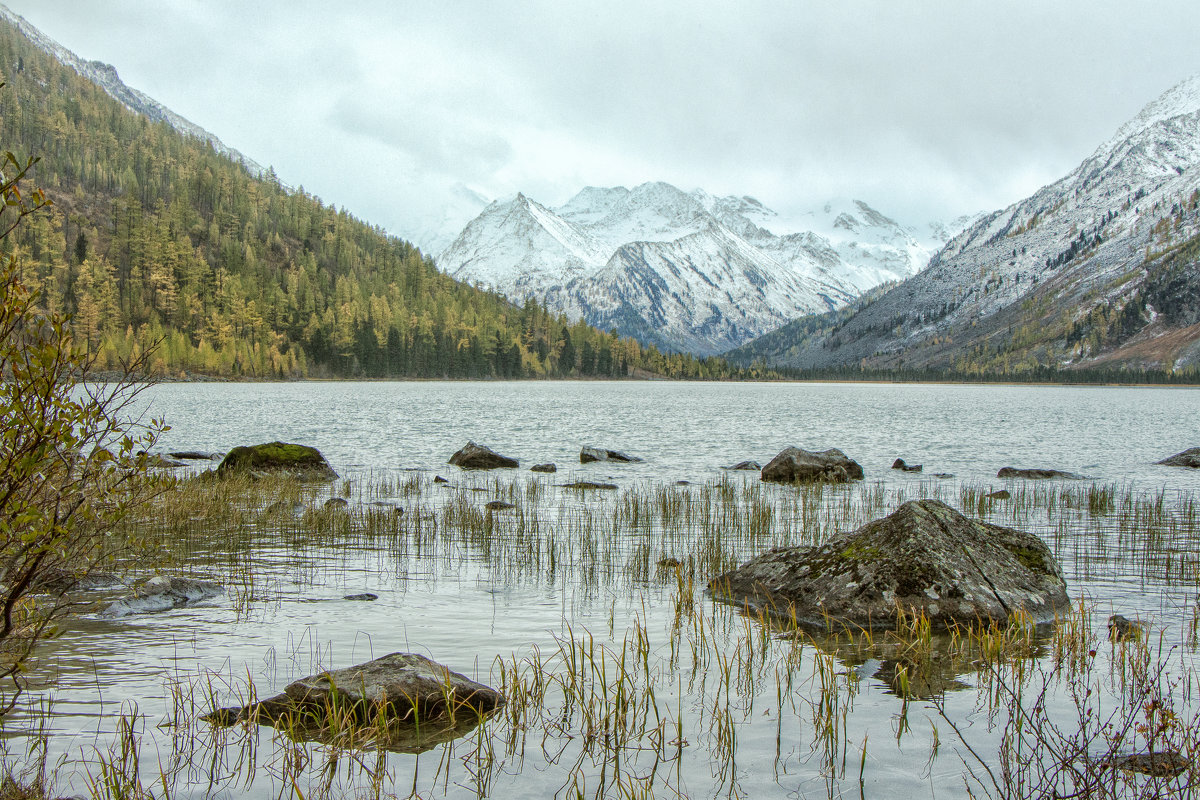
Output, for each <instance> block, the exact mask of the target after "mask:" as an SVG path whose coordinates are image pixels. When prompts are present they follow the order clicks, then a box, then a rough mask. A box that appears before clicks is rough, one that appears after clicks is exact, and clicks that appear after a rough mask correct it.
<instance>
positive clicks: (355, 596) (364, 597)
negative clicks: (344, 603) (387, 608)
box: [342, 592, 379, 601]
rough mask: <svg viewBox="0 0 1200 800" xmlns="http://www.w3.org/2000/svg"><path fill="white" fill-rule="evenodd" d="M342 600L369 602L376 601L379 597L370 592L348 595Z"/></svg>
mask: <svg viewBox="0 0 1200 800" xmlns="http://www.w3.org/2000/svg"><path fill="white" fill-rule="evenodd" d="M342 599H343V600H361V601H371V600H378V599H379V595H377V594H374V593H372V592H363V593H362V594H348V595H346V596H345V597H343V598H342Z"/></svg>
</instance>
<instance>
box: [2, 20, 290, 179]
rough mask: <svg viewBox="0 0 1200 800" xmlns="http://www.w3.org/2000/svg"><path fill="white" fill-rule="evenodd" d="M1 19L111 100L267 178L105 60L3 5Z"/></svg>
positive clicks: (250, 162)
mask: <svg viewBox="0 0 1200 800" xmlns="http://www.w3.org/2000/svg"><path fill="white" fill-rule="evenodd" d="M0 20H4V21H5V22H7V23H9V24H10V25H12V26H13V27H14V28H16V29H17V30H18V31H20V32H21V33H22V34H23V35H24V36H25V37H26V38H28V39H29V41H31V42H32V43H33V44H34V45H35V46H36V47H37V48H38V49H40V50H42V51H43V52H45V53H47V54H48V55H50V56H52V57H53V58H55V59H56V60H57V61H58V62H59V63H61V64H63V65H65V66H67V67H70V68H71V69H72V70H74V71H75V72H76V73H78V74H79V75H80V76H82V77H84V78H86V79H88V80H89V81H91V82H92V83H94V84H96V85H97V86H99V87H100V88H101V89H103V90H104V91H105V92H106V93H107V94H108V95H109V96H110V97H112V98H113V99H115V100H117V101H118V102H120V103H121V104H122V105H124V106H125V107H126V108H128V109H129V110H130V111H133V112H134V113H136V114H140V115H142V116H143V117H146V118H147V119H149V120H151V121H152V122H165V123H166V124H168V125H170V126H171V127H172V128H174V129H175V130H177V131H179V132H180V133H182V134H183V135H185V136H190V137H191V138H193V139H199V140H200V141H202V142H208V143H209V144H210V145H212V148H213V149H214V150H216V151H217V152H218V153H220V154H222V155H224V156H228V157H229V158H231V159H233V160H234V161H237V162H239V163H240V164H241V165H242V166H244V167H245V168H246V169H247V171H249V172H250V174H251V175H253V176H255V177H256V178H260V177H263V175H264V174H266V172H267V170H266V169H265V168H264V167H263V166H262V165H261V164H258V163H257V162H255V161H253V160H252V159H250V158H247V157H246V156H244V155H242V154H241V153H239V152H238V151H237V150H234V149H233V148H232V147H229V146H227V145H226V144H225V143H223V142H222V141H221V140H220V139H218V138H217V137H216V136H215V135H213V134H211V133H209V132H208V131H206V130H204V128H201V127H200V126H199V125H197V124H196V123H194V122H190V121H188V120H186V119H184V118H183V117H181V116H180V115H178V114H176V113H175V112H174V111H172V110H171V109H169V108H167V107H166V106H164V105H163V104H162V103H160V102H158V101H157V100H155V99H154V98H153V97H150V96H149V95H147V94H145V93H143V92H140V91H138V90H137V89H134V88H133V87H131V86H127V85H125V82H124V81H122V80H121V77H120V76H119V75H118V74H117V70H116V67H113V66H112V65H111V64H105V63H104V62H102V61H87V60H85V59H82V58H80V57H79V56H77V55H75V54H74V53H72V52H71V51H70V50H68V49H67V48H65V47H63V46H62V45H60V44H59V43H58V42H56V41H54V40H53V39H51V38H50V37H48V36H46V35H45V34H44V33H42V32H41V31H40V30H38V29H37V28H35V27H34V26H32V25H30V24H29V23H28V22H26V21H25V18H24V17H21V16H18V15H17V14H14V13H12V12H11V11H9V10H8V9H7V8H5V7H4V6H3V5H0Z"/></svg>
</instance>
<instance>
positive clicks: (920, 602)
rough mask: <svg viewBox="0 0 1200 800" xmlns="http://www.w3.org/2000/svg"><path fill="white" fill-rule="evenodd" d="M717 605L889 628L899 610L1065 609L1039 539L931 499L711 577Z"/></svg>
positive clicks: (1040, 615) (964, 618)
mask: <svg viewBox="0 0 1200 800" xmlns="http://www.w3.org/2000/svg"><path fill="white" fill-rule="evenodd" d="M709 590H710V591H711V592H712V594H713V595H714V596H715V597H717V598H718V599H722V600H726V601H729V602H732V603H736V604H739V605H742V604H746V605H749V606H751V607H753V608H756V609H758V608H761V609H766V610H768V611H771V612H776V613H779V614H783V615H788V616H791V615H794V616H795V619H796V621H797V622H799V623H800V624H803V625H808V626H820V627H825V626H826V625H827V624H830V623H832V624H833V625H835V626H845V627H850V628H864V629H871V628H887V627H891V626H893V625H894V624H895V622H896V618H897V611H898V610H903V611H904V612H905V613H907V614H910V615H911V614H915V613H923V614H925V615H926V616H927V617H928V618H929V619H930V621H931V622H932V623H933V624H934V625H935V626H938V627H949V626H951V625H954V624H970V623H973V622H976V621H977V620H980V619H985V618H989V617H990V618H993V619H998V620H1004V619H1007V618H1008V616H1009V615H1010V614H1014V613H1016V612H1017V611H1024V612H1025V613H1026V614H1028V615H1030V616H1031V617H1032V618H1033V619H1035V620H1039V621H1040V620H1045V619H1049V618H1051V617H1053V615H1054V614H1055V612H1057V611H1059V610H1061V609H1064V608H1066V607H1067V606H1068V604H1069V601H1068V599H1067V591H1066V581H1065V580H1064V579H1063V573H1062V569H1061V568H1060V567H1059V565H1058V564H1057V563H1056V562H1055V560H1054V557H1053V555H1052V554H1051V552H1050V548H1048V547H1047V546H1046V544H1045V543H1044V542H1042V540H1041V539H1039V538H1037V537H1036V536H1033V535H1031V534H1028V533H1023V532H1021V531H1018V530H1014V529H1012V528H1005V527H1001V526H999V525H992V524H989V523H986V522H979V521H977V520H973V519H969V518H968V517H965V516H963V515H962V514H960V513H958V512H957V511H955V510H954V509H953V508H950V506H948V505H946V504H945V503H942V502H940V501H938V500H914V501H911V502H908V503H905V504H904V505H902V506H900V508H899V509H897V510H896V511H895V512H894V513H892V514H891V515H889V516H887V517H884V518H882V519H878V520H875V521H874V522H869V523H867V524H866V525H863V526H862V527H861V528H859V529H858V530H855V531H851V532H849V533H842V534H838V535H837V536H834V537H833V538H831V539H830V540H829V541H827V542H826V543H825V544H823V545H821V546H819V547H790V548H779V549H775V550H771V551H769V552H766V553H763V554H762V555H760V556H758V557H757V558H754V559H752V560H751V561H749V562H747V563H745V564H743V565H742V566H740V567H738V568H736V569H734V570H731V571H729V572H726V573H725V574H723V575H719V576H717V577H716V578H713V579H712V580H711V581H710V582H709Z"/></svg>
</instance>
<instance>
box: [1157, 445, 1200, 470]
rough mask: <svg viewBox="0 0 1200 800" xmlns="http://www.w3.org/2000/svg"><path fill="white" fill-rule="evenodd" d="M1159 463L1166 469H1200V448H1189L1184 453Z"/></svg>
mask: <svg viewBox="0 0 1200 800" xmlns="http://www.w3.org/2000/svg"><path fill="white" fill-rule="evenodd" d="M1158 463H1159V464H1162V465H1163V466H1165V467H1191V468H1192V469H1197V468H1200V447H1189V448H1188V449H1187V450H1184V451H1183V452H1182V453H1176V454H1175V455H1173V456H1171V457H1170V458H1164V459H1163V460H1162V461H1159V462H1158Z"/></svg>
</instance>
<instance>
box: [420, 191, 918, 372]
mask: <svg viewBox="0 0 1200 800" xmlns="http://www.w3.org/2000/svg"><path fill="white" fill-rule="evenodd" d="M831 208H832V207H831ZM844 216H845V219H844V220H843V224H842V228H841V229H836V227H835V226H834V224H833V222H834V220H833V219H832V218H831V220H830V223H829V225H828V226H827V227H829V228H830V230H837V231H838V235H837V236H836V237H835V238H833V239H830V238H827V237H825V236H821V235H817V234H814V233H812V232H809V231H803V232H795V233H789V234H787V235H782V236H780V235H776V233H773V232H772V230H773V229H779V230H783V229H785V228H788V226H787V225H786V224H785V223H783V222H782V221H781V220H780V218H779V216H778V215H777V214H775V212H774V211H772V210H771V209H769V208H767V207H766V206H764V205H763V204H762V203H760V202H759V201H758V200H755V199H754V198H752V197H715V196H713V195H710V194H708V193H706V192H703V191H700V190H696V191H693V192H684V191H682V190H680V189H678V188H676V187H675V186H672V185H670V184H667V183H662V182H654V183H645V184H642V185H640V186H636V187H634V188H633V189H627V188H625V187H620V186H618V187H611V188H600V187H591V186H589V187H586V188H585V189H583V190H582V191H580V192H579V193H578V194H577V195H575V196H574V197H573V198H571V199H570V200H569V201H568V202H566V203H564V204H563V205H562V206H560V207H558V208H556V209H547V208H545V207H543V206H541V205H540V204H538V203H536V202H534V201H532V200H529V199H528V198H525V197H524V196H523V195H519V196H518V198H517V200H514V201H510V202H508V203H494V204H492V205H491V206H489V207H488V208H487V209H485V210H484V211H483V213H481V214H480V215H479V217H477V218H476V219H475V220H473V221H472V222H471V223H470V224H468V225H467V227H466V228H465V229H464V230H463V232H462V234H461V235H460V236H459V237H458V239H456V240H455V241H454V243H453V244H451V245H450V246H449V247H448V248H447V249H446V250H445V251H444V252H443V253H442V254H441V256H440V258H439V259H438V260H439V264H440V266H441V267H442V269H444V270H445V271H446V272H448V273H449V274H450V275H451V276H453V277H455V278H458V279H460V280H467V281H476V282H479V283H482V284H484V285H487V286H490V287H492V288H495V289H497V290H498V291H501V292H503V293H505V294H507V295H508V296H509V297H510V298H512V299H514V300H518V301H520V300H523V299H525V298H527V297H534V298H536V299H538V301H539V302H542V303H544V304H545V305H546V306H547V307H548V308H550V309H552V310H555V311H561V312H564V313H566V314H568V315H570V316H571V317H572V318H577V319H584V320H586V321H588V322H589V323H591V324H593V325H598V326H600V327H602V328H604V329H606V330H607V329H610V328H615V329H616V330H617V331H618V332H620V333H622V334H626V335H631V336H635V337H637V338H639V339H640V340H642V341H644V342H647V343H654V344H656V345H658V346H660V347H663V348H665V349H668V350H683V351H688V352H694V353H698V354H703V355H707V354H711V353H716V352H721V351H723V350H725V349H728V348H729V347H732V346H735V345H737V344H740V343H742V342H744V341H746V340H748V339H751V338H754V337H755V336H758V335H760V334H762V333H764V332H766V331H767V330H770V329H772V328H774V327H778V326H779V325H781V324H783V323H784V322H786V321H787V320H790V319H793V318H795V317H797V316H801V315H803V314H806V313H812V312H816V311H826V310H829V309H831V308H835V307H838V306H840V305H842V304H844V303H845V302H847V301H848V300H850V299H852V298H853V297H856V296H857V295H859V294H860V293H861V292H862V291H864V290H865V289H868V288H870V287H872V286H875V285H878V284H879V283H881V282H885V281H892V280H899V279H901V278H904V277H907V276H908V275H911V274H912V273H914V272H916V271H917V270H918V269H920V268H921V267H922V266H923V265H924V263H925V262H926V260H927V259H928V256H929V251H928V250H927V249H925V248H923V247H922V246H921V245H920V244H918V243H917V241H916V240H915V238H914V237H913V236H912V235H911V234H910V233H909V232H907V231H906V230H904V229H903V228H901V227H900V226H899V225H897V224H896V223H895V222H893V221H892V220H890V219H888V218H887V217H885V216H884V215H882V214H880V213H879V212H877V211H875V210H874V209H871V207H870V206H868V205H867V204H866V203H856V204H851V210H850V211H848V212H846V214H845V215H844ZM856 237H859V238H856Z"/></svg>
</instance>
